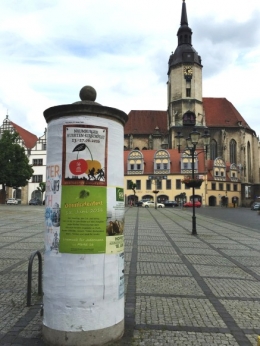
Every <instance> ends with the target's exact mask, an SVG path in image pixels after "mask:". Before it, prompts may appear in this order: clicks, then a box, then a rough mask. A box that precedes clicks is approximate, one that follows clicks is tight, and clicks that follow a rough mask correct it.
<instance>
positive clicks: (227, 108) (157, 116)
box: [124, 97, 251, 135]
mask: <svg viewBox="0 0 260 346" xmlns="http://www.w3.org/2000/svg"><path fill="white" fill-rule="evenodd" d="M203 107H204V111H205V117H206V126H208V127H239V122H241V125H242V126H243V127H245V128H248V129H251V128H250V126H249V125H248V124H247V122H246V121H245V119H244V118H243V117H242V115H241V114H240V113H239V112H238V111H237V109H236V108H235V107H234V106H233V104H232V103H231V102H229V101H228V100H227V99H226V98H215V97H204V98H203ZM128 117H129V120H128V122H127V123H126V125H125V131H124V133H125V134H126V135H128V134H133V135H134V134H151V133H154V132H155V128H156V127H158V128H159V131H160V132H161V133H162V134H167V132H168V128H167V111H148V110H146V111H138V110H135V111H131V112H130V113H129V114H128Z"/></svg>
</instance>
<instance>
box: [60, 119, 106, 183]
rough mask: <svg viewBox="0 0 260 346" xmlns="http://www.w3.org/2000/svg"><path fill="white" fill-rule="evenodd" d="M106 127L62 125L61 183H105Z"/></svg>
mask: <svg viewBox="0 0 260 346" xmlns="http://www.w3.org/2000/svg"><path fill="white" fill-rule="evenodd" d="M107 132H108V129H107V128H106V127H99V126H91V125H64V126H63V160H62V161H63V166H62V170H63V174H62V177H63V178H62V184H63V185H96V186H106V185H107V172H106V167H107V165H106V163H107Z"/></svg>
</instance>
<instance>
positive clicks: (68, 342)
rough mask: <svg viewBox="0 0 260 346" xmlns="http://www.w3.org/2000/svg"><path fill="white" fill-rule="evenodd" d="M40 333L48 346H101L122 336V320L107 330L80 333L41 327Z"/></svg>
mask: <svg viewBox="0 0 260 346" xmlns="http://www.w3.org/2000/svg"><path fill="white" fill-rule="evenodd" d="M42 333H43V339H44V341H45V342H46V344H47V345H48V346H75V345H77V346H101V345H105V344H106V343H108V342H112V341H116V340H119V339H120V338H121V337H122V336H123V334H124V320H122V321H121V322H119V323H117V324H116V325H114V326H111V327H108V328H104V329H97V330H90V331H81V332H66V331H61V330H55V329H51V328H49V327H46V326H44V325H43V330H42Z"/></svg>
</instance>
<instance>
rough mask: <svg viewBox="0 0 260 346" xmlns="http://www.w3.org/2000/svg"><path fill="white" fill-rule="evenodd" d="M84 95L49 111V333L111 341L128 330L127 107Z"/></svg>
mask: <svg viewBox="0 0 260 346" xmlns="http://www.w3.org/2000/svg"><path fill="white" fill-rule="evenodd" d="M80 96H81V100H82V101H79V102H76V103H74V104H71V105H62V106H56V107H52V108H49V109H47V110H46V111H45V112H44V116H45V119H46V121H47V123H48V130H47V175H46V200H45V208H46V211H45V223H46V231H45V254H44V274H43V290H44V297H43V304H44V319H43V336H44V339H45V341H47V342H48V343H49V344H50V345H71V346H75V345H77V346H81V345H89V346H91V345H103V344H105V343H107V342H110V341H113V340H117V339H119V338H120V337H121V336H122V335H123V332H124V190H123V183H124V171H123V138H124V131H123V126H124V124H125V122H126V121H127V115H126V114H125V113H124V112H122V111H120V110H118V109H115V108H110V107H103V106H101V105H100V104H98V103H96V102H95V96H96V92H95V90H94V89H93V88H92V87H88V86H87V87H83V88H82V89H81V92H80Z"/></svg>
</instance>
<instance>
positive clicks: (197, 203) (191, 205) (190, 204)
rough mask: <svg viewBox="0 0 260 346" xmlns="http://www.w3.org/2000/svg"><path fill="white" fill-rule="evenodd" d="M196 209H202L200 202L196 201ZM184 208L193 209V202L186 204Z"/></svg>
mask: <svg viewBox="0 0 260 346" xmlns="http://www.w3.org/2000/svg"><path fill="white" fill-rule="evenodd" d="M194 204H195V207H196V208H200V207H201V203H200V202H199V201H195V203H194ZM183 206H184V207H185V208H186V207H193V201H190V202H186V203H184V204H183Z"/></svg>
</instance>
